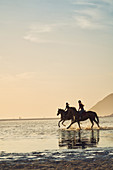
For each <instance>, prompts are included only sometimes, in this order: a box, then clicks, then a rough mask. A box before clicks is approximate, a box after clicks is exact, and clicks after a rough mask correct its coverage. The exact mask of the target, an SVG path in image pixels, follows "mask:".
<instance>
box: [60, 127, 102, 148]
mask: <svg viewBox="0 0 113 170" xmlns="http://www.w3.org/2000/svg"><path fill="white" fill-rule="evenodd" d="M98 142H99V129H98V130H91V131H81V130H79V131H65V130H59V147H65V148H66V149H78V148H82V149H85V148H91V147H97V144H98Z"/></svg>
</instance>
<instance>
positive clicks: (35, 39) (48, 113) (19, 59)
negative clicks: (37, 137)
mask: <svg viewBox="0 0 113 170" xmlns="http://www.w3.org/2000/svg"><path fill="white" fill-rule="evenodd" d="M110 93H113V0H100V1H98V0H0V118H18V117H22V118H30V117H56V113H57V109H58V108H65V103H66V102H69V103H70V106H75V107H76V108H78V100H79V99H80V100H82V101H83V103H84V105H85V109H86V110H87V109H90V107H92V106H93V105H94V104H96V103H97V102H98V101H99V100H101V99H103V98H104V97H105V96H107V95H108V94H110Z"/></svg>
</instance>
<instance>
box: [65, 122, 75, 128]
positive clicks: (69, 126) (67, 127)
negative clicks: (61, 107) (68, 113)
mask: <svg viewBox="0 0 113 170" xmlns="http://www.w3.org/2000/svg"><path fill="white" fill-rule="evenodd" d="M73 123H75V121H73V122H71V124H70V125H69V126H68V127H67V129H69V128H70V127H71V125H72V124H73Z"/></svg>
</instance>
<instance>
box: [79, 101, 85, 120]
mask: <svg viewBox="0 0 113 170" xmlns="http://www.w3.org/2000/svg"><path fill="white" fill-rule="evenodd" d="M78 103H79V109H78V111H79V113H80V114H81V115H80V118H81V116H82V113H83V112H84V111H85V110H84V105H83V104H82V102H81V100H79V101H78Z"/></svg>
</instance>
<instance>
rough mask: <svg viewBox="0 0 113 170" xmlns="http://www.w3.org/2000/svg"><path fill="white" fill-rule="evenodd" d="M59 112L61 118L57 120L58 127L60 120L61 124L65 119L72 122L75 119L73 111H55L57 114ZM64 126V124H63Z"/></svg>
mask: <svg viewBox="0 0 113 170" xmlns="http://www.w3.org/2000/svg"><path fill="white" fill-rule="evenodd" d="M59 114H61V119H60V121H59V122H58V126H59V127H60V122H62V125H64V124H63V123H64V122H65V121H66V120H71V122H73V121H74V120H75V116H74V115H73V114H74V113H73V112H69V113H68V111H65V110H63V109H58V113H57V116H58V115H59ZM64 126H65V125H64Z"/></svg>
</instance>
